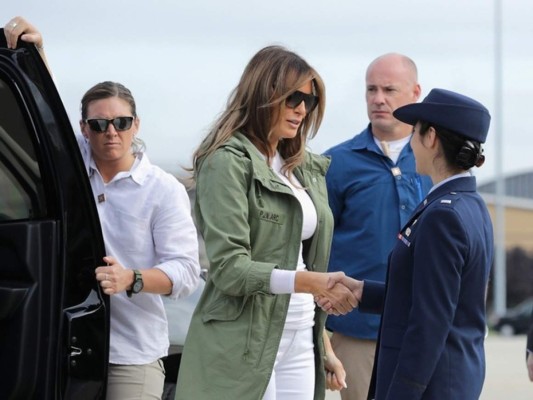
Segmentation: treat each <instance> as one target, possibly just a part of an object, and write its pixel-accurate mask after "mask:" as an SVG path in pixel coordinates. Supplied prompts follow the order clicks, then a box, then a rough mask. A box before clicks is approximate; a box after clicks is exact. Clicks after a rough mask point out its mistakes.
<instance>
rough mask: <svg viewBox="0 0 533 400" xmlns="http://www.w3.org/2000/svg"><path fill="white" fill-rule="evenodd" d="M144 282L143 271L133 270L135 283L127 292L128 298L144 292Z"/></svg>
mask: <svg viewBox="0 0 533 400" xmlns="http://www.w3.org/2000/svg"><path fill="white" fill-rule="evenodd" d="M143 287H144V282H143V276H142V274H141V271H139V270H138V269H134V270H133V283H132V284H131V289H128V290H126V294H127V295H128V297H131V296H132V295H133V294H134V293H139V292H140V291H141V290H143Z"/></svg>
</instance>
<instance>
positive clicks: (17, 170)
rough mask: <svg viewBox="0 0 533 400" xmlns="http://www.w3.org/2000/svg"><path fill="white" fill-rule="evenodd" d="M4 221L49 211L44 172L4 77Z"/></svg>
mask: <svg viewBox="0 0 533 400" xmlns="http://www.w3.org/2000/svg"><path fill="white" fill-rule="evenodd" d="M0 99H2V107H0V191H1V196H0V223H1V222H3V221H13V220H21V219H33V218H39V217H42V216H44V215H45V214H46V205H45V199H44V196H43V195H42V194H43V187H42V181H41V173H40V171H39V164H38V162H37V160H36V155H35V151H34V146H33V143H32V141H31V138H30V135H29V133H28V129H27V127H26V125H25V122H24V118H22V115H21V111H20V109H19V108H18V106H17V102H16V101H15V97H14V95H13V93H12V91H11V88H10V87H9V86H8V85H7V84H6V82H5V81H4V80H3V79H2V78H1V77H0Z"/></svg>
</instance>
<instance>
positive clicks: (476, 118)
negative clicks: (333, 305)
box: [326, 89, 493, 400]
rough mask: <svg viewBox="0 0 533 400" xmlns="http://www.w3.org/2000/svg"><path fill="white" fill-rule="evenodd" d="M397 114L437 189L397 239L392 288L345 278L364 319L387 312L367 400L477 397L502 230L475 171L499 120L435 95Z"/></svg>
mask: <svg viewBox="0 0 533 400" xmlns="http://www.w3.org/2000/svg"><path fill="white" fill-rule="evenodd" d="M394 116H395V117H396V118H397V119H399V120H400V121H403V122H405V123H408V124H411V125H413V126H414V129H413V136H412V138H411V147H412V148H413V152H414V154H415V159H416V170H417V172H418V173H420V174H423V175H429V176H430V177H431V179H432V181H433V185H434V186H433V187H432V189H431V190H430V192H429V194H428V195H427V197H426V199H425V200H424V201H423V202H422V203H421V204H420V205H419V206H418V208H417V209H416V210H415V212H414V214H413V215H412V216H411V218H410V220H409V222H408V223H407V224H406V225H405V226H404V227H403V229H402V230H401V232H400V233H399V235H398V241H397V243H396V245H395V247H394V249H393V251H392V253H391V255H390V259H389V272H388V277H387V283H386V284H383V283H379V282H372V281H364V282H363V281H356V280H351V281H348V280H347V279H345V280H344V283H345V284H346V285H348V286H350V287H351V289H352V290H353V291H354V292H355V294H356V296H357V298H358V299H359V300H360V304H359V308H360V310H361V311H362V312H365V311H366V312H375V313H380V312H382V322H381V331H380V337H379V343H378V347H377V354H376V360H377V362H376V364H375V366H374V373H373V380H372V384H371V387H370V391H369V396H368V398H369V399H374V398H375V399H377V400H385V399H386V400H391V399H394V400H407V399H409V400H415V399H424V400H430V399H431V400H434V399H461V400H474V399H475V400H477V399H478V398H479V396H480V393H481V389H482V386H483V381H484V377H485V356H484V348H483V341H484V335H485V297H486V288H487V283H488V279H489V271H490V268H491V264H492V260H493V232H492V225H491V221H490V217H489V213H488V211H487V208H486V206H485V203H484V201H483V200H482V198H481V197H480V196H479V194H478V193H477V192H476V179H475V177H474V176H472V174H471V172H470V169H471V168H472V167H474V166H477V167H480V166H481V165H482V164H483V162H484V161H485V157H484V156H483V151H482V149H481V143H484V142H485V139H486V137H487V132H488V129H489V124H490V115H489V112H488V111H487V109H486V108H485V107H484V106H483V105H481V104H480V103H478V102H477V101H475V100H472V99H470V98H468V97H466V96H462V95H460V94H457V93H454V92H450V91H447V90H442V89H433V90H432V91H431V92H430V93H429V95H428V96H427V97H426V98H425V99H424V100H423V101H422V102H421V103H416V104H410V105H407V106H404V107H400V108H398V109H397V110H396V111H395V112H394ZM326 308H327V305H326Z"/></svg>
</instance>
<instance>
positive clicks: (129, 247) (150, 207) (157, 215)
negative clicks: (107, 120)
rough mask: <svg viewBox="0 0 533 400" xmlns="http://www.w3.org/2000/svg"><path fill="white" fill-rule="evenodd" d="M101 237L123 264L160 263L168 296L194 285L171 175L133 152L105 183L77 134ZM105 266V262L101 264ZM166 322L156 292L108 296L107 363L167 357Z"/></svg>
mask: <svg viewBox="0 0 533 400" xmlns="http://www.w3.org/2000/svg"><path fill="white" fill-rule="evenodd" d="M78 142H79V144H80V149H81V152H82V155H83V159H84V161H85V165H86V167H87V171H88V174H89V180H90V183H91V187H92V190H93V195H94V200H95V203H96V206H97V209H98V215H99V217H100V223H101V225H102V232H103V236H104V242H105V249H106V255H108V256H113V257H115V258H116V259H117V260H118V262H119V263H120V264H122V265H123V266H124V267H126V268H129V269H139V270H143V269H148V268H158V269H160V270H161V271H163V272H164V273H165V274H166V275H167V276H168V278H169V279H170V280H171V281H172V293H171V294H170V296H171V297H172V298H179V297H184V296H187V295H188V294H190V293H192V292H193V291H194V289H196V287H197V286H198V283H199V275H200V265H199V257H198V239H197V232H196V228H195V226H194V223H193V220H192V216H191V207H190V201H189V197H188V195H187V192H186V190H185V188H184V186H183V185H182V184H181V183H180V182H179V181H178V180H177V179H176V178H175V177H174V176H172V175H171V174H169V173H167V172H165V171H163V170H162V169H161V168H159V167H157V166H155V165H152V164H151V163H150V161H149V160H148V157H147V156H146V154H142V153H139V154H137V155H136V156H137V157H136V160H135V163H134V164H133V166H132V168H131V170H130V171H126V172H120V173H118V174H117V175H116V176H115V177H114V178H113V179H112V180H111V181H110V182H108V183H104V181H103V179H102V177H101V175H100V173H99V172H98V170H97V168H96V164H95V163H94V160H93V159H92V157H91V152H90V146H89V144H88V143H87V142H86V140H85V139H84V138H83V137H81V136H80V137H79V138H78ZM102 265H103V262H102ZM168 346H169V340H168V324H167V318H166V314H165V309H164V305H163V300H162V298H161V295H158V294H152V293H143V292H141V293H138V294H134V295H133V296H132V297H131V298H129V297H127V295H126V293H125V292H122V293H118V294H116V295H113V296H111V338H110V354H109V362H110V363H114V364H128V365H129V364H136V365H138V364H147V363H150V362H153V361H155V360H157V359H158V358H161V357H164V356H165V355H167V351H168Z"/></svg>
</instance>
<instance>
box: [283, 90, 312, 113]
mask: <svg viewBox="0 0 533 400" xmlns="http://www.w3.org/2000/svg"><path fill="white" fill-rule="evenodd" d="M302 101H303V102H304V103H305V112H306V113H307V114H309V113H310V112H311V111H313V110H314V109H315V107H316V106H317V105H318V96H315V95H314V94H307V93H303V92H300V91H299V90H297V91H296V92H294V93H291V94H290V95H288V96H287V98H286V99H285V105H286V106H287V107H290V108H296V107H298V106H299V105H300V104H301V103H302Z"/></svg>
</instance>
